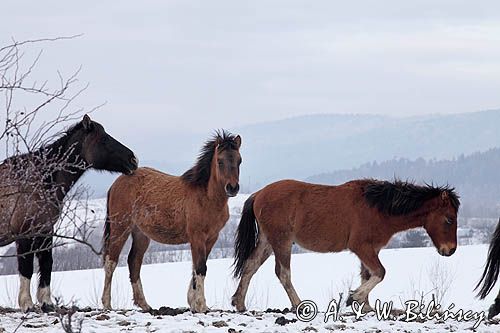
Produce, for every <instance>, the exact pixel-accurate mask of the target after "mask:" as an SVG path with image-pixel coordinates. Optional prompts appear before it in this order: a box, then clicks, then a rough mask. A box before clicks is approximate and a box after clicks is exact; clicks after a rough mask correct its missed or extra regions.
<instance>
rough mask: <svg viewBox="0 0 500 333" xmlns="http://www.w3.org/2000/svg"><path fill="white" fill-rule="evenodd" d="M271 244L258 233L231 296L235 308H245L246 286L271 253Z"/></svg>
mask: <svg viewBox="0 0 500 333" xmlns="http://www.w3.org/2000/svg"><path fill="white" fill-rule="evenodd" d="M272 252H273V251H272V248H271V245H270V244H269V243H268V241H267V239H266V237H265V236H264V235H262V234H261V235H259V240H258V241H257V247H256V248H255V250H254V251H253V252H252V254H251V255H250V257H249V258H248V260H247V261H246V262H245V266H244V267H243V273H242V274H241V279H240V283H239V284H238V289H236V292H235V293H234V295H233V297H232V298H231V304H232V305H233V306H234V307H236V310H238V311H240V312H243V311H245V310H246V308H245V297H246V294H247V291H248V286H249V285H250V280H251V279H252V277H253V275H254V274H255V273H256V272H257V270H258V269H259V268H260V266H262V264H263V263H264V262H265V261H266V260H267V258H269V256H270V255H271V253H272Z"/></svg>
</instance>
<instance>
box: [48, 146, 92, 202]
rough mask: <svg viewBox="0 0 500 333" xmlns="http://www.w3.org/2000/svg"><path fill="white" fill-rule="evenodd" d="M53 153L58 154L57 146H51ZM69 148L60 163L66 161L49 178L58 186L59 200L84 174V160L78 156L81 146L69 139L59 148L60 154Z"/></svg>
mask: <svg viewBox="0 0 500 333" xmlns="http://www.w3.org/2000/svg"><path fill="white" fill-rule="evenodd" d="M53 149H54V153H57V154H60V153H59V152H56V151H55V150H56V149H57V150H59V148H56V147H53ZM69 149H73V151H72V152H71V154H69V155H67V157H65V158H64V160H63V161H61V163H62V164H65V163H67V165H65V166H64V168H62V169H61V170H56V171H54V172H53V173H52V175H51V177H50V179H51V181H53V182H54V184H56V186H58V189H57V197H58V199H59V200H63V199H64V196H65V195H66V194H67V193H68V192H69V191H70V190H71V188H72V187H73V185H74V184H75V183H76V182H77V181H78V180H79V179H80V177H81V176H82V175H83V174H84V172H85V170H86V168H84V160H83V158H82V157H81V156H80V154H81V146H80V145H72V143H71V140H69V142H68V143H66V144H65V145H64V146H62V147H61V148H60V151H61V152H62V154H65V152H67V151H68V150H69ZM56 159H57V158H56Z"/></svg>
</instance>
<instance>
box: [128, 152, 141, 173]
mask: <svg viewBox="0 0 500 333" xmlns="http://www.w3.org/2000/svg"><path fill="white" fill-rule="evenodd" d="M129 163H130V165H129V167H128V168H127V169H128V171H127V175H131V174H133V173H134V171H135V170H137V168H138V167H139V159H137V157H136V156H135V155H133V156H132V157H131V158H130V161H129Z"/></svg>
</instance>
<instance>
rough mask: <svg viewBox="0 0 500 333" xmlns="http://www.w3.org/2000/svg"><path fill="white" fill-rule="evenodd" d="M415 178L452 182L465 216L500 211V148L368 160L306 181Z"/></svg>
mask: <svg viewBox="0 0 500 333" xmlns="http://www.w3.org/2000/svg"><path fill="white" fill-rule="evenodd" d="M367 177H371V178H377V179H389V180H391V179H394V178H395V177H397V178H400V179H403V180H406V179H409V180H414V181H417V182H419V183H422V182H427V183H434V184H439V185H442V184H450V185H452V186H454V187H456V189H457V191H458V193H459V194H460V196H461V197H462V200H461V201H462V209H461V214H463V215H464V216H470V217H472V216H483V217H494V216H499V215H500V149H499V148H494V149H490V150H488V151H486V152H482V153H474V154H472V155H468V156H464V155H460V156H459V157H458V158H455V159H451V160H434V159H433V160H425V159H423V158H419V159H416V160H409V159H404V158H400V159H392V160H389V161H385V162H381V163H377V162H372V163H366V164H363V165H362V166H360V167H359V168H354V169H351V170H340V171H334V172H331V173H323V174H318V175H315V176H312V177H308V178H307V181H309V182H314V183H323V184H340V183H344V182H346V181H348V180H351V179H356V178H367Z"/></svg>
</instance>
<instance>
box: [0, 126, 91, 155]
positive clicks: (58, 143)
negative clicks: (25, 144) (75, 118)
mask: <svg viewBox="0 0 500 333" xmlns="http://www.w3.org/2000/svg"><path fill="white" fill-rule="evenodd" d="M82 128H83V124H82V122H81V121H80V122H78V123H76V124H74V125H71V126H70V127H68V129H66V130H65V131H64V132H62V133H61V134H60V135H59V137H58V138H56V139H54V140H53V141H52V142H50V143H47V144H44V145H42V146H41V147H40V148H38V149H37V150H34V151H32V152H29V153H24V154H20V155H15V156H11V157H8V158H6V159H5V160H4V161H3V162H4V163H5V162H7V163H16V162H17V161H25V160H27V159H30V158H31V157H35V159H34V161H37V160H38V158H39V157H42V156H45V158H50V156H54V155H56V154H60V153H61V152H62V151H61V149H63V148H65V147H66V148H67V145H68V141H69V140H70V138H71V137H72V136H73V135H74V134H75V133H76V132H78V131H79V130H81V129H82ZM62 153H64V152H62Z"/></svg>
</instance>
